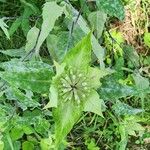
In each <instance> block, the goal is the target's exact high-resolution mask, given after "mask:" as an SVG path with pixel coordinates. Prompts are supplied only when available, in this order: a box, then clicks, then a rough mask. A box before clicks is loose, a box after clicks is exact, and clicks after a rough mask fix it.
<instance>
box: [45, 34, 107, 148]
mask: <svg viewBox="0 0 150 150" xmlns="http://www.w3.org/2000/svg"><path fill="white" fill-rule="evenodd" d="M90 61H91V34H88V35H87V36H86V37H85V38H83V39H82V41H81V42H79V43H78V44H77V45H76V46H75V47H74V48H73V49H71V50H70V51H69V52H68V53H67V55H66V57H65V58H64V61H63V62H62V64H61V65H59V64H58V63H56V62H55V66H56V76H55V77H53V80H52V84H51V87H50V96H49V97H50V102H49V103H48V104H47V106H46V107H45V108H49V107H55V108H54V109H53V116H54V119H55V123H56V128H55V136H56V137H55V139H56V145H59V144H60V143H61V141H62V140H63V138H64V137H65V136H66V135H67V134H68V132H69V131H70V130H71V129H72V127H73V125H74V124H75V123H76V122H77V120H78V119H79V117H80V115H81V113H82V111H90V112H94V113H96V114H98V115H101V116H102V111H101V105H102V100H101V99H100V98H99V95H98V93H97V92H96V89H97V88H98V87H99V86H100V81H99V80H100V78H101V77H103V76H105V75H107V74H108V72H106V71H102V70H100V69H98V68H93V67H90Z"/></svg>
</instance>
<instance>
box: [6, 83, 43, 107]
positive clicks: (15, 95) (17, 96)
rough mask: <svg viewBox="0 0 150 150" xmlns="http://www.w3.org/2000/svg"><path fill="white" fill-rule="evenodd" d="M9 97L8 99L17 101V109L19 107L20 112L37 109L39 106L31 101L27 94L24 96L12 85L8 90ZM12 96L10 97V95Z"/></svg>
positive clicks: (34, 101)
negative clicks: (29, 108) (28, 108)
mask: <svg viewBox="0 0 150 150" xmlns="http://www.w3.org/2000/svg"><path fill="white" fill-rule="evenodd" d="M8 92H9V94H10V96H11V97H9V99H14V100H18V107H20V108H21V109H22V110H26V109H27V107H37V106H40V104H39V103H38V102H37V101H36V100H34V99H32V97H31V96H28V95H27V94H28V93H27V92H26V94H24V93H22V92H21V91H20V90H19V89H17V88H16V87H14V86H13V85H12V86H11V88H10V89H9V90H8ZM11 94H12V95H11Z"/></svg>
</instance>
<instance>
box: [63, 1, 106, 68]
mask: <svg viewBox="0 0 150 150" xmlns="http://www.w3.org/2000/svg"><path fill="white" fill-rule="evenodd" d="M64 3H65V4H66V5H67V6H68V7H69V8H70V9H71V11H72V13H73V15H74V16H78V14H79V12H78V11H77V10H76V9H75V8H74V7H73V6H72V5H71V4H70V3H69V4H68V3H66V2H64ZM66 15H67V14H66ZM69 15H70V13H69ZM69 17H70V16H69ZM77 24H78V25H79V27H80V28H81V29H82V30H83V32H84V33H85V34H88V33H89V32H90V31H91V30H90V28H89V26H88V24H87V22H86V21H85V19H84V18H83V17H82V15H80V16H79V18H78V21H77ZM92 49H93V52H94V54H95V56H96V57H97V58H98V60H99V62H100V66H101V68H104V67H105V65H104V62H103V60H104V54H105V52H104V49H103V48H102V47H101V46H100V44H99V43H98V40H97V39H96V38H95V36H94V35H92Z"/></svg>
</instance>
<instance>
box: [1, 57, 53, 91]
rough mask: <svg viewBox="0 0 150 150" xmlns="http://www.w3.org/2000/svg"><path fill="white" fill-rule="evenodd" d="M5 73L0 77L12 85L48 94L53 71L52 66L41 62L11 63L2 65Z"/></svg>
mask: <svg viewBox="0 0 150 150" xmlns="http://www.w3.org/2000/svg"><path fill="white" fill-rule="evenodd" d="M1 68H3V69H4V70H5V71H3V72H0V77H1V78H2V79H4V80H6V81H7V82H8V83H9V84H10V85H15V86H16V87H18V88H21V89H27V90H31V91H33V92H38V93H48V91H49V87H50V83H51V79H52V76H53V71H52V68H51V66H49V65H48V64H45V63H43V62H40V61H31V62H20V61H16V60H14V61H10V62H5V63H2V64H1Z"/></svg>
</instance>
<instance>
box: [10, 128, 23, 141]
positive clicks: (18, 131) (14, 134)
mask: <svg viewBox="0 0 150 150" xmlns="http://www.w3.org/2000/svg"><path fill="white" fill-rule="evenodd" d="M23 134H24V132H23V129H22V127H20V126H16V127H14V128H13V129H11V133H10V136H11V138H12V140H13V141H16V140H18V139H20V138H22V136H23Z"/></svg>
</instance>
